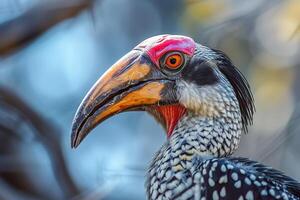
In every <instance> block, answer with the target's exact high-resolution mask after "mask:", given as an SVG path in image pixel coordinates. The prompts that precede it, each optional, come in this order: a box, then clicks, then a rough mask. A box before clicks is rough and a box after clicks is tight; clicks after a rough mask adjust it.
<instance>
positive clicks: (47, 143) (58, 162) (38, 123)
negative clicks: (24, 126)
mask: <svg viewBox="0 0 300 200" xmlns="http://www.w3.org/2000/svg"><path fill="white" fill-rule="evenodd" d="M0 102H1V103H4V104H5V105H6V106H7V107H10V108H12V109H13V110H14V112H16V113H17V115H19V116H20V117H21V118H22V119H23V120H24V121H25V122H27V123H28V124H29V125H30V126H31V127H32V128H33V129H34V130H35V133H36V137H37V138H38V139H40V141H41V143H42V144H43V145H44V147H45V148H46V150H47V152H48V154H49V157H50V159H51V161H52V162H51V163H52V168H53V172H54V175H55V176H56V179H57V181H58V183H59V185H60V188H61V190H62V192H63V193H64V195H65V197H72V196H74V195H76V194H80V190H79V189H78V187H77V186H76V184H75V183H74V182H73V180H72V178H71V176H70V174H69V171H68V168H67V166H66V162H65V159H64V156H63V152H62V149H61V146H60V141H59V137H58V136H59V133H58V132H59V131H58V130H57V129H56V127H54V126H53V125H52V124H50V123H49V122H48V121H47V120H45V119H43V117H42V116H40V115H39V114H38V113H37V112H35V111H34V110H33V109H32V108H31V107H30V106H29V105H28V104H26V103H25V102H24V101H23V100H22V99H21V98H20V97H18V96H17V95H16V94H14V93H13V92H11V91H10V90H8V89H5V88H1V87H0ZM12 112H13V111H12ZM0 127H1V128H0V131H1V132H5V133H6V137H8V136H9V137H12V136H13V135H17V134H16V133H14V132H15V129H14V128H15V127H14V128H11V127H7V126H5V125H2V126H0ZM11 133H14V134H11ZM12 178H16V177H12ZM22 180H23V179H22ZM18 181H20V180H18ZM18 181H17V182H16V184H17V183H18ZM25 185H26V186H28V185H27V184H25ZM28 190H29V189H28Z"/></svg>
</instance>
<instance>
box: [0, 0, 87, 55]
mask: <svg viewBox="0 0 300 200" xmlns="http://www.w3.org/2000/svg"><path fill="white" fill-rule="evenodd" d="M71 2H72V3H70V2H68V3H66V1H54V2H51V3H50V1H49V2H47V3H41V4H38V5H37V6H35V7H33V8H31V9H29V10H28V11H26V12H24V13H23V14H22V15H21V16H19V17H17V18H14V19H12V20H10V21H7V22H5V23H2V24H0V55H6V54H8V53H11V52H12V51H14V50H16V49H18V48H20V47H22V46H24V45H26V44H28V43H29V42H30V41H32V40H33V39H35V38H37V37H38V36H39V35H41V34H42V33H44V32H45V31H47V30H48V29H49V28H51V27H52V26H54V25H56V24H57V23H59V22H61V21H63V20H66V19H69V18H72V17H74V16H76V15H77V14H79V13H80V12H81V11H83V10H85V9H88V8H90V7H91V6H92V4H93V0H81V1H71Z"/></svg>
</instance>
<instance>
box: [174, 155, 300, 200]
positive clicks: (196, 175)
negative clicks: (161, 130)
mask: <svg viewBox="0 0 300 200" xmlns="http://www.w3.org/2000/svg"><path fill="white" fill-rule="evenodd" d="M194 164H195V165H194V169H193V170H192V173H193V184H192V185H190V186H189V187H187V188H185V189H184V190H183V191H182V192H180V193H178V194H176V195H175V196H174V197H173V198H172V199H201V200H202V199H230V200H234V199H237V200H252V199H253V200H255V199H283V200H296V199H300V183H299V182H297V181H295V180H293V179H292V178H290V177H288V176H286V175H284V174H283V173H281V172H280V171H278V170H275V169H272V168H270V167H267V166H265V165H262V164H260V163H258V162H255V161H251V160H249V159H246V158H218V159H214V158H213V159H207V160H203V159H195V162H194ZM191 193H193V195H191ZM183 197H189V198H183Z"/></svg>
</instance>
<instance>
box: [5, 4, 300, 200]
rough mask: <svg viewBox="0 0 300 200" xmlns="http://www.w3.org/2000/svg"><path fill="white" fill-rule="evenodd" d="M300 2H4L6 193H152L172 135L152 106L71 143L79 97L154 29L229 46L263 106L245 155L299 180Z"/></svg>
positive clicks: (64, 196) (244, 145)
mask: <svg viewBox="0 0 300 200" xmlns="http://www.w3.org/2000/svg"><path fill="white" fill-rule="evenodd" d="M299 27H300V1H299V0H284V1H283V0H272V1H270V0H252V1H239V0H215V1H212V0H183V1H179V0H164V1H161V0H143V1H141V0H94V1H92V0H82V1H80V0H76V1H75V0H1V1H0V199H6V200H10V199H13V200H14V199H22V200H23V199H46V200H48V199H49V200H50V199H74V200H75V199H123V200H125V199H130V200H135V199H145V189H144V181H145V172H146V169H147V165H148V164H149V162H150V160H151V159H152V156H153V154H154V153H155V152H156V151H157V150H158V148H159V147H160V146H161V145H162V144H163V142H164V141H165V140H166V137H165V135H164V133H163V130H162V128H161V127H160V126H159V125H158V124H157V123H156V122H155V121H154V120H153V119H152V118H151V117H149V116H148V115H147V114H145V113H138V112H136V113H124V114H120V115H118V116H115V117H113V118H111V119H109V120H107V121H105V122H104V123H103V124H101V125H100V126H98V127H97V128H96V129H95V130H94V131H93V132H92V134H90V135H89V137H88V138H87V139H86V140H85V141H84V142H83V143H82V145H81V146H80V147H79V148H78V149H76V150H72V149H71V147H70V126H71V122H72V118H73V116H74V113H75V111H76V109H77V106H78V105H79V103H80V101H81V100H82V98H83V97H84V95H85V94H86V92H87V91H88V89H89V88H90V87H91V86H92V84H93V83H94V82H95V81H96V80H97V79H98V78H99V76H100V75H101V74H102V73H103V72H104V71H105V70H106V69H107V68H108V67H109V66H110V65H111V64H113V63H114V62H115V61H116V60H117V59H118V58H120V57H121V56H122V55H124V54H125V53H126V52H128V51H129V50H130V49H132V48H133V47H134V46H135V45H136V44H138V43H139V42H141V41H142V40H144V39H145V38H148V37H150V36H153V35H158V34H165V33H171V34H183V35H188V36H191V37H193V38H194V39H195V40H196V41H198V42H199V43H202V44H204V45H208V46H210V47H212V48H217V49H221V50H223V51H225V52H226V53H227V54H228V55H229V57H231V58H232V60H233V61H234V63H235V64H236V65H237V66H239V68H240V70H241V71H242V72H243V73H244V74H245V75H246V77H247V79H248V80H249V82H250V84H251V86H252V90H253V93H254V97H255V102H256V108H257V112H256V114H255V120H254V125H253V126H252V127H251V128H250V130H249V133H248V134H246V135H244V136H243V139H242V142H241V145H240V148H239V150H238V152H237V153H236V155H239V156H244V157H250V158H251V159H254V160H258V161H260V162H262V163H264V164H268V165H271V166H273V167H275V168H277V169H280V170H282V171H284V172H285V173H286V174H288V175H289V176H292V177H294V178H295V179H297V180H299V181H300V172H299V169H300V124H299V123H300V88H299V87H300V28H299Z"/></svg>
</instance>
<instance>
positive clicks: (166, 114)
mask: <svg viewBox="0 0 300 200" xmlns="http://www.w3.org/2000/svg"><path fill="white" fill-rule="evenodd" d="M155 110H156V111H157V112H158V113H159V114H160V116H161V117H162V118H163V120H164V122H165V125H166V130H167V137H168V138H170V137H171V135H172V133H173V131H174V128H175V127H176V125H177V123H178V121H179V120H180V119H181V118H182V116H183V115H184V114H185V113H186V108H185V107H183V106H182V105H180V104H176V105H166V106H155Z"/></svg>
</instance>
